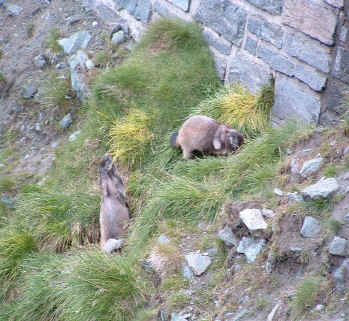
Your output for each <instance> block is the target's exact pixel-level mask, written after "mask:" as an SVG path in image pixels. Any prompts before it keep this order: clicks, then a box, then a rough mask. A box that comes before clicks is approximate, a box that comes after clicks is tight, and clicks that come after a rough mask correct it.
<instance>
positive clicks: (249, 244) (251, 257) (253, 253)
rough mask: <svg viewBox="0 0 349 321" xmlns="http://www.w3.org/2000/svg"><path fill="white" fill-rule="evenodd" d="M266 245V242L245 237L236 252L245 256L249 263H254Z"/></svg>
mask: <svg viewBox="0 0 349 321" xmlns="http://www.w3.org/2000/svg"><path fill="white" fill-rule="evenodd" d="M264 243H265V241H264V240H259V241H256V240H253V239H252V238H250V237H246V236H244V237H243V238H242V240H241V241H240V243H239V246H238V247H237V249H236V250H237V252H238V253H241V254H245V256H246V258H247V262H248V263H252V262H254V261H255V260H256V258H257V256H258V254H259V253H260V252H261V251H262V249H263V245H264Z"/></svg>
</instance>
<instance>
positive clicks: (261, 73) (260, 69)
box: [227, 52, 271, 93]
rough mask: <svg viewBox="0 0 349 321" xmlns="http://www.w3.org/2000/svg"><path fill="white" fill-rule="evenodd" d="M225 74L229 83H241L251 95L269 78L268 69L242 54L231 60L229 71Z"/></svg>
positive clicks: (266, 82) (267, 81)
mask: <svg viewBox="0 0 349 321" xmlns="http://www.w3.org/2000/svg"><path fill="white" fill-rule="evenodd" d="M227 72H228V82H229V83H235V82H236V83H241V84H243V85H244V86H246V87H247V88H248V89H249V90H250V91H251V92H252V93H257V92H259V91H260V90H261V89H262V88H263V86H265V85H266V84H268V83H269V82H270V78H271V73H270V70H269V68H267V67H265V66H264V65H262V64H260V63H258V64H257V63H256V62H255V61H254V60H253V59H251V57H249V56H248V55H247V54H244V53H242V52H240V53H238V54H236V55H235V57H234V58H232V59H231V65H230V69H229V70H228V71H227Z"/></svg>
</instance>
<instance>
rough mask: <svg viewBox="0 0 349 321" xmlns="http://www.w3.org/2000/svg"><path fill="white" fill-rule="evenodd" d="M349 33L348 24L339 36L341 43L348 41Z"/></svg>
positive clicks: (343, 27)
mask: <svg viewBox="0 0 349 321" xmlns="http://www.w3.org/2000/svg"><path fill="white" fill-rule="evenodd" d="M348 31H349V26H348V24H345V25H344V26H342V29H341V31H340V34H339V40H340V41H343V42H346V41H347V39H348V33H349V32H348Z"/></svg>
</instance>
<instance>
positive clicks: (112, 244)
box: [102, 239, 124, 254]
mask: <svg viewBox="0 0 349 321" xmlns="http://www.w3.org/2000/svg"><path fill="white" fill-rule="evenodd" d="M123 243H124V242H123V241H122V240H116V239H109V240H108V241H107V242H105V243H104V245H103V246H102V248H103V251H104V252H105V253H107V254H112V252H113V251H116V250H119V249H120V248H121V247H122V245H123Z"/></svg>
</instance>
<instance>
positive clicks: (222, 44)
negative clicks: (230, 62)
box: [203, 29, 231, 55]
mask: <svg viewBox="0 0 349 321" xmlns="http://www.w3.org/2000/svg"><path fill="white" fill-rule="evenodd" d="M203 36H204V38H205V40H206V42H207V43H208V44H209V45H210V46H212V47H214V48H215V49H217V50H218V51H219V52H220V53H221V54H223V55H229V54H230V51H231V43H229V42H227V41H225V40H224V39H222V38H220V37H218V36H217V35H216V34H215V33H213V32H212V31H211V30H209V29H205V30H204V31H203Z"/></svg>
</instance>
